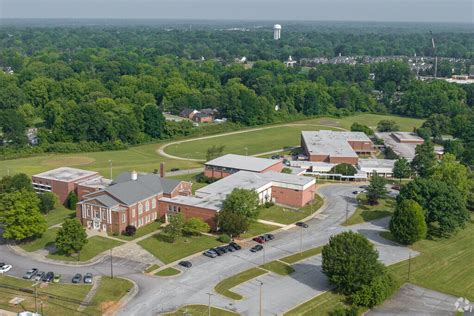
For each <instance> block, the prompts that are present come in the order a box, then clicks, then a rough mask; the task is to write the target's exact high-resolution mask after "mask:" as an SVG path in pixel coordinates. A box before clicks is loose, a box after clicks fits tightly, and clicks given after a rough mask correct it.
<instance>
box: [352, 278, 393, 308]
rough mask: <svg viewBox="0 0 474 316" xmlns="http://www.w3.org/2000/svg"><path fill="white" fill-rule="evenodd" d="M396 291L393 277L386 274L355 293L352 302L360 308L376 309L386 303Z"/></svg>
mask: <svg viewBox="0 0 474 316" xmlns="http://www.w3.org/2000/svg"><path fill="white" fill-rule="evenodd" d="M394 290H395V282H394V280H393V278H392V276H391V275H390V274H389V273H387V272H384V273H383V274H381V275H379V276H376V277H375V278H374V279H373V280H372V281H371V282H370V283H369V284H366V285H363V286H362V287H361V288H360V289H359V290H358V291H357V292H355V293H354V294H353V295H352V302H353V303H354V304H355V305H358V306H365V307H374V306H376V305H379V304H380V303H382V302H383V301H385V300H386V299H387V298H388V297H389V296H390V295H392V293H393V292H394Z"/></svg>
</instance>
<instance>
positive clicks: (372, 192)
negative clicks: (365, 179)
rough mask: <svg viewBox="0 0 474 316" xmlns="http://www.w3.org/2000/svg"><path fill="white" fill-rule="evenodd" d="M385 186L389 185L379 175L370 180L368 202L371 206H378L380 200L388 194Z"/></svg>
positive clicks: (375, 174)
mask: <svg viewBox="0 0 474 316" xmlns="http://www.w3.org/2000/svg"><path fill="white" fill-rule="evenodd" d="M385 184H387V181H386V180H385V178H382V177H381V176H379V175H378V174H377V173H374V174H373V175H372V177H371V178H370V184H369V186H368V187H367V202H368V203H369V204H370V205H375V204H377V203H378V201H379V199H380V198H382V197H384V196H385V195H386V194H387V189H386V188H385Z"/></svg>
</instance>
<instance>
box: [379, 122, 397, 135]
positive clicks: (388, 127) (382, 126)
mask: <svg viewBox="0 0 474 316" xmlns="http://www.w3.org/2000/svg"><path fill="white" fill-rule="evenodd" d="M377 130H378V131H379V132H396V131H398V130H400V126H398V125H397V122H395V121H393V120H381V121H380V122H378V123H377Z"/></svg>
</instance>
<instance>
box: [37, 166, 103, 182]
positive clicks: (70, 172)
mask: <svg viewBox="0 0 474 316" xmlns="http://www.w3.org/2000/svg"><path fill="white" fill-rule="evenodd" d="M97 174H98V173H97V172H96V171H89V170H82V169H76V168H70V167H61V168H57V169H53V170H49V171H46V172H42V173H39V174H36V175H34V176H33V177H37V178H43V179H47V180H55V181H63V182H73V181H77V180H81V179H83V178H86V177H91V176H94V175H97Z"/></svg>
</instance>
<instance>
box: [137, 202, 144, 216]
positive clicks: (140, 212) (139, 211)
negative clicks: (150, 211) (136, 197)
mask: <svg viewBox="0 0 474 316" xmlns="http://www.w3.org/2000/svg"><path fill="white" fill-rule="evenodd" d="M142 213H143V205H142V204H141V203H140V204H138V215H141V214H142Z"/></svg>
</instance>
